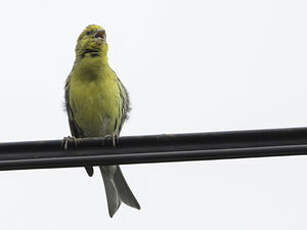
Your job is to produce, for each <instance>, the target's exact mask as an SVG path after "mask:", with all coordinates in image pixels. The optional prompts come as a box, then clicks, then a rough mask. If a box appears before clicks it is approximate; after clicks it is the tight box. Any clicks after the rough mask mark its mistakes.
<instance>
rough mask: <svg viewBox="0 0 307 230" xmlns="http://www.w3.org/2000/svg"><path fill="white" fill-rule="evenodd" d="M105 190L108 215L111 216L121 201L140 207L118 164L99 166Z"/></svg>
mask: <svg viewBox="0 0 307 230" xmlns="http://www.w3.org/2000/svg"><path fill="white" fill-rule="evenodd" d="M99 168H100V171H101V175H102V178H103V182H104V187H105V190H106V197H107V202H108V209H109V215H110V217H112V216H113V215H114V214H115V212H116V211H117V209H118V208H119V206H120V204H121V202H124V203H125V204H126V205H129V206H130V207H133V208H136V209H140V208H141V207H140V205H139V203H138V201H137V200H136V198H135V197H134V195H133V193H132V191H131V190H130V188H129V186H128V184H127V182H126V180H125V178H124V175H123V173H122V171H121V169H120V167H119V166H118V165H112V166H99Z"/></svg>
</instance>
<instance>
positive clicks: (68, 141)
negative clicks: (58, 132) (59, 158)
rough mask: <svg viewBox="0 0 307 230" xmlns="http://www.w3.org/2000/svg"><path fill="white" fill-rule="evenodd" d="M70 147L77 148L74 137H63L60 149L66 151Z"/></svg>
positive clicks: (76, 141) (76, 140)
mask: <svg viewBox="0 0 307 230" xmlns="http://www.w3.org/2000/svg"><path fill="white" fill-rule="evenodd" d="M70 146H73V147H75V148H76V147H77V146H78V139H77V138H75V137H70V136H68V137H64V138H63V141H62V147H63V149H64V150H68V149H69V147H70Z"/></svg>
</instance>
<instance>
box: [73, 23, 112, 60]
mask: <svg viewBox="0 0 307 230" xmlns="http://www.w3.org/2000/svg"><path fill="white" fill-rule="evenodd" d="M107 52H108V44H107V42H106V32H105V30H104V29H103V28H102V27H101V26H98V25H89V26H87V27H86V28H85V29H84V30H83V31H82V33H81V34H80V36H79V38H78V42H77V45H76V55H77V57H80V58H82V57H85V56H91V57H96V56H102V57H103V56H106V55H107Z"/></svg>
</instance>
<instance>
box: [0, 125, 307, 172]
mask: <svg viewBox="0 0 307 230" xmlns="http://www.w3.org/2000/svg"><path fill="white" fill-rule="evenodd" d="M306 154H307V128H288V129H270V130H249V131H229V132H209V133H190V134H163V135H148V136H123V137H120V138H119V139H118V143H117V146H116V147H113V144H112V139H111V138H106V139H105V138H86V139H82V140H81V141H79V142H78V144H77V145H74V144H73V143H71V145H70V146H68V150H65V149H64V147H63V140H50V141H27V142H9V143H0V170H17V169H37V168H61V167H79V166H84V165H113V164H136V163H159V162H174V161H195V160H219V159H232V158H248V157H271V156H293V155H306Z"/></svg>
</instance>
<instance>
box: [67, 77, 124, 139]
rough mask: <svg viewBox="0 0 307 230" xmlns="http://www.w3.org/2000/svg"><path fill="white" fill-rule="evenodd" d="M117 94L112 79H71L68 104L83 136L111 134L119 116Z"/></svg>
mask: <svg viewBox="0 0 307 230" xmlns="http://www.w3.org/2000/svg"><path fill="white" fill-rule="evenodd" d="M118 94H119V93H118V92H117V90H116V85H114V84H113V83H112V79H96V80H90V81H87V80H86V81H84V80H78V79H72V80H71V85H70V92H69V100H70V105H71V109H72V112H73V116H74V119H75V121H76V122H77V124H78V126H79V127H80V128H81V129H82V131H83V133H84V135H85V136H89V137H96V136H105V135H111V134H113V132H114V131H115V123H116V122H115V121H116V119H117V117H118V116H119V113H118V111H119V101H118V98H119V95H118Z"/></svg>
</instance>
